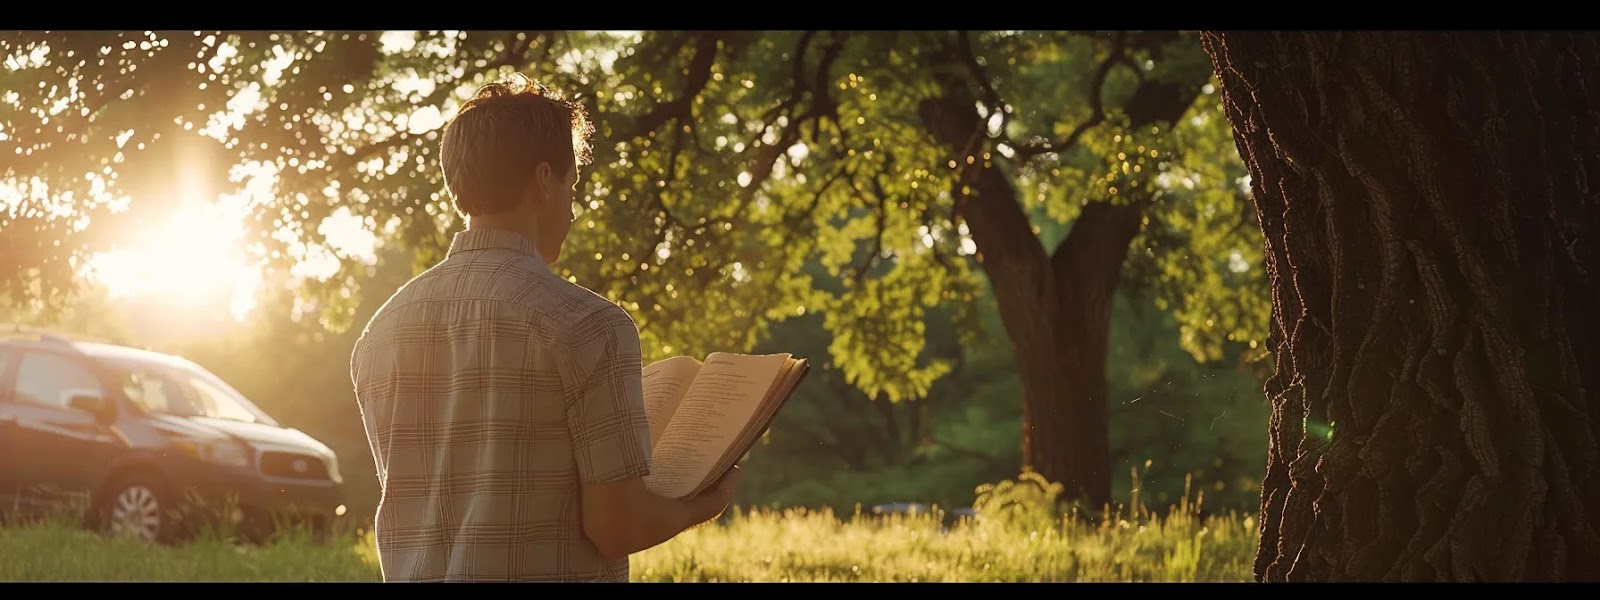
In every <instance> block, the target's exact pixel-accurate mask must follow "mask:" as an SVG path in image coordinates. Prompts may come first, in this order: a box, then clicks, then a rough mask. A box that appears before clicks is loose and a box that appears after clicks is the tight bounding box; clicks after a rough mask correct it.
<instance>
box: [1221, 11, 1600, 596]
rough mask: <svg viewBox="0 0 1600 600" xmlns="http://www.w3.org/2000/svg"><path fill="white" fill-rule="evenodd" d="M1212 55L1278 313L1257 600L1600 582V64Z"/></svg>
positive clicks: (1468, 51) (1469, 51)
mask: <svg viewBox="0 0 1600 600" xmlns="http://www.w3.org/2000/svg"><path fill="white" fill-rule="evenodd" d="M1597 39H1600V38H1597V37H1596V36H1594V35H1592V34H1585V33H1546V32H1533V33H1489V32H1467V33H1432V32H1429V33H1411V34H1406V33H1388V32H1385V33H1332V32H1309V33H1267V32H1245V33H1221V34H1207V35H1206V37H1205V43H1206V50H1207V52H1208V53H1209V54H1210V55H1211V57H1212V61H1213V66H1214V67H1215V71H1216V73H1217V75H1218V76H1219V77H1220V79H1221V81H1222V89H1223V98H1224V99H1225V102H1226V107H1227V111H1228V116H1229V119H1230V121H1231V122H1232V124H1233V126H1234V131H1235V139H1236V142H1237V144H1238V148H1239V152H1240V154H1241V155H1242V156H1243V157H1244V159H1245V161H1246V163H1247V164H1248V166H1249V172H1250V174H1251V177H1252V178H1253V184H1252V185H1253V188H1254V192H1255V202H1256V207H1257V209H1258V211H1259V215H1260V219H1261V223H1262V227H1263V230H1264V233H1265V239H1266V251H1267V254H1266V256H1267V267H1268V272H1269V274H1270V276H1271V283H1272V293H1273V298H1272V300H1273V322H1272V339H1271V347H1272V349H1273V350H1274V352H1275V357H1276V362H1277V372H1276V373H1275V374H1274V375H1273V377H1272V378H1271V379H1270V380H1269V381H1268V383H1267V386H1266V391H1267V394H1268V396H1269V398H1270V400H1271V403H1272V419H1271V424H1270V427H1271V432H1270V435H1271V449H1270V454H1269V462H1268V469H1267V473H1266V477H1265V481H1264V483H1263V493H1262V503H1261V535H1262V538H1261V545H1260V551H1259V555H1258V557H1257V560H1256V574H1257V577H1258V578H1259V579H1262V580H1272V581H1286V580H1293V581H1300V580H1317V581H1326V580H1360V581H1377V580H1406V581H1438V580H1444V581H1526V580H1591V581H1592V580H1597V579H1600V536H1597V520H1600V445H1597V443H1596V441H1597V438H1600V420H1597V417H1600V346H1597V342H1596V340H1597V339H1600V317H1597V316H1596V314H1595V312H1594V308H1595V305H1596V301H1597V300H1600V290H1597V289H1596V287H1597V286H1596V279H1595V278H1596V276H1597V275H1600V252H1597V251H1596V249H1595V248H1596V246H1595V244H1596V238H1595V234H1596V229H1595V228H1596V225H1600V201H1597V198H1596V195H1597V194H1600V189H1597V184H1600V181H1597V180H1596V177H1597V176H1600V152H1597V149H1600V105H1597V101H1600V96H1597V95H1596V94H1597V91H1600V47H1597V43H1596V42H1597Z"/></svg>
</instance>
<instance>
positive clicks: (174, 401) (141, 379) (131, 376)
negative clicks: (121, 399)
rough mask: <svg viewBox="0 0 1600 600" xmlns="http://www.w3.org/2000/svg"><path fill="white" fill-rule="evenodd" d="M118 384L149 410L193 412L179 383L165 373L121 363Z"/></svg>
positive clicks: (124, 392)
mask: <svg viewBox="0 0 1600 600" xmlns="http://www.w3.org/2000/svg"><path fill="white" fill-rule="evenodd" d="M119 367H121V368H119V369H117V371H118V372H117V376H118V379H119V381H118V384H120V385H121V387H122V393H123V394H124V395H126V396H127V397H128V399H129V400H132V401H133V403H134V404H138V405H139V406H140V407H143V408H144V409H145V410H147V411H152V412H159V413H168V414H177V415H183V414H193V413H194V408H193V407H191V406H189V403H188V402H187V401H186V400H185V399H184V396H183V391H182V390H181V389H180V388H179V387H178V383H177V382H175V381H173V380H172V378H171V377H168V376H167V375H166V374H165V373H161V372H159V371H156V370H154V369H147V368H141V367H131V368H130V367H126V366H122V365H119Z"/></svg>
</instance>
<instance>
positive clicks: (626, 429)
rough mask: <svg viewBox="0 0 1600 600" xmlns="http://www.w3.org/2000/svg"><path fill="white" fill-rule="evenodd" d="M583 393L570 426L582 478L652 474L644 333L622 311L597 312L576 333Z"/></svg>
mask: <svg viewBox="0 0 1600 600" xmlns="http://www.w3.org/2000/svg"><path fill="white" fill-rule="evenodd" d="M571 335H572V336H573V337H572V341H573V342H574V348H576V349H577V351H576V352H574V353H573V358H574V359H576V360H577V361H578V364H577V365H576V366H577V369H576V371H577V373H578V377H577V380H576V381H577V389H576V390H575V393H573V394H570V395H568V396H567V397H568V398H569V399H570V400H569V402H568V404H567V428H568V431H569V432H570V433H571V435H572V453H573V458H574V460H576V461H577V468H578V478H579V480H580V481H581V482H582V483H585V484H593V483H603V482H607V481H617V480H621V479H627V478H629V477H639V476H643V475H646V474H648V473H649V472H650V424H649V421H648V420H646V418H645V411H644V388H643V357H642V352H641V351H640V347H639V329H638V327H637V326H636V325H634V322H633V319H632V318H630V317H629V316H628V314H627V313H626V312H624V311H623V310H622V309H621V308H620V307H616V306H614V305H613V306H611V307H609V309H607V310H600V311H596V312H595V313H594V314H592V315H590V316H589V317H586V318H584V319H582V320H581V321H579V322H578V323H577V324H576V326H574V328H573V329H572V330H571Z"/></svg>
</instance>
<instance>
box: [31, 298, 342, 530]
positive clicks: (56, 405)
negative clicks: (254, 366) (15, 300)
mask: <svg viewBox="0 0 1600 600" xmlns="http://www.w3.org/2000/svg"><path fill="white" fill-rule="evenodd" d="M343 483H344V480H343V478H342V476H341V475H340V473H339V460H338V457H337V456H336V455H335V454H334V452H333V451H332V450H330V449H329V448H328V446H327V445H326V444H323V443H322V442H320V441H318V440H316V439H314V438H312V437H311V436H309V435H307V434H305V433H304V432H301V431H299V430H297V429H294V428H292V427H286V426H284V425H282V424H280V423H279V422H278V421H277V420H275V419H273V418H272V416H271V415H268V414H267V413H266V412H265V411H263V410H261V408H260V407H258V406H256V405H255V404H254V403H252V402H251V401H250V400H249V399H247V398H245V396H244V395H243V394H240V393H239V392H238V390H235V389H234V388H233V387H232V386H230V385H228V383H227V382H225V381H223V380H222V379H221V378H219V377H217V376H216V375H215V374H213V373H212V372H210V371H208V370H206V369H204V368H202V367H201V366H200V365H198V364H195V363H194V362H191V361H189V360H186V359H184V358H182V357H179V356H174V355H171V354H165V353H160V352H155V351H151V350H145V349H139V348H134V347H130V346H124V345H118V344H111V343H105V342H99V341H90V340H83V339H76V338H72V337H69V336H65V335H61V334H57V333H52V332H49V331H43V330H39V329H36V328H32V327H26V326H16V325H12V326H10V327H9V332H8V331H7V328H6V326H5V325H0V511H6V512H7V513H9V514H23V515H41V514H60V512H61V511H63V510H66V511H76V514H78V515H81V517H82V523H83V524H85V525H87V526H89V527H92V528H94V529H95V530H97V531H100V532H102V533H105V534H107V535H128V536H132V537H135V538H139V539H143V540H146V541H151V542H162V543H165V542H172V541H176V540H179V539H181V538H183V537H185V536H186V535H190V534H193V533H195V532H197V531H200V529H201V528H202V527H205V526H216V525H222V526H225V527H231V531H233V532H235V533H237V534H239V535H240V536H241V537H250V538H254V539H260V538H262V537H263V536H266V535H269V534H270V533H272V532H273V531H277V530H279V529H280V526H281V525H284V524H286V523H292V524H297V525H299V524H308V525H310V528H311V530H312V531H314V532H317V533H326V532H328V531H329V530H331V529H332V528H334V527H335V526H336V524H337V523H338V521H340V519H341V517H343V515H344V513H345V506H344V504H343V492H342V488H343Z"/></svg>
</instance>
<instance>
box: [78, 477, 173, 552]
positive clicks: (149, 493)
mask: <svg viewBox="0 0 1600 600" xmlns="http://www.w3.org/2000/svg"><path fill="white" fill-rule="evenodd" d="M173 498H174V496H173V494H172V493H171V491H170V490H169V488H168V486H167V484H166V482H164V481H162V480H161V479H159V478H157V477H154V476H151V475H147V474H144V473H130V474H126V475H122V476H120V477H117V478H116V479H115V480H114V481H112V482H111V484H110V485H107V486H106V487H105V493H104V494H102V495H101V498H100V502H99V507H98V510H97V511H96V513H97V515H96V516H97V517H99V519H98V520H99V530H100V532H101V533H102V534H103V535H106V536H110V537H131V538H133V539H136V540H140V541H144V542H152V543H167V542H171V541H172V540H173V538H174V537H176V536H175V534H176V532H177V530H178V528H177V525H178V523H177V521H178V518H177V516H178V510H177V508H178V507H177V504H176V502H174V500H173Z"/></svg>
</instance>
